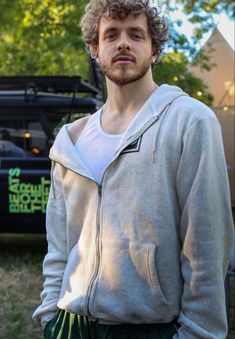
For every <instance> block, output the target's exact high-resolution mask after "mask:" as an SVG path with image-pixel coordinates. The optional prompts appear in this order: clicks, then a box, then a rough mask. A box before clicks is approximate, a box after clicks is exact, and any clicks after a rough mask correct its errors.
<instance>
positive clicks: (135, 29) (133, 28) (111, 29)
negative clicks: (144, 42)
mask: <svg viewBox="0 0 235 339" xmlns="http://www.w3.org/2000/svg"><path fill="white" fill-rule="evenodd" d="M128 30H129V31H132V32H139V33H141V34H144V35H145V34H147V32H146V30H145V29H143V28H142V27H138V26H137V27H136V26H131V27H128ZM117 31H118V28H117V27H107V28H106V29H105V30H104V31H103V35H106V34H108V33H113V32H117Z"/></svg>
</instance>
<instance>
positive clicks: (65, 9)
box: [0, 0, 235, 103]
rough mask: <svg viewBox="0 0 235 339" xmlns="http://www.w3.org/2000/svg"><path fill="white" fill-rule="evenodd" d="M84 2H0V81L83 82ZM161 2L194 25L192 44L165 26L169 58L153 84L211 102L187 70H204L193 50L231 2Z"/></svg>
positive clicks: (204, 59) (205, 61) (206, 64)
mask: <svg viewBox="0 0 235 339" xmlns="http://www.w3.org/2000/svg"><path fill="white" fill-rule="evenodd" d="M87 3H88V0H79V1H77V0H67V1H65V0H56V1H55V0H11V1H7V0H1V2H0V22H1V30H0V45H1V49H0V76H4V75H81V76H82V77H83V78H88V62H87V60H88V59H87V52H86V49H85V47H84V43H83V41H82V38H81V29H80V27H79V23H80V19H81V16H82V15H83V13H84V8H85V5H86V4H87ZM172 3H173V2H172V1H171V0H162V5H165V7H166V12H172V11H174V10H176V9H177V6H181V8H182V10H183V11H184V12H185V13H186V14H187V15H188V16H189V19H190V21H191V22H192V23H194V25H195V30H194V35H193V37H192V38H193V43H191V42H190V41H189V37H188V36H187V34H181V33H179V32H178V30H177V29H178V27H180V26H181V24H182V22H181V21H180V20H176V21H174V22H172V23H171V24H170V39H169V45H168V46H169V51H170V52H169V55H168V56H164V57H163V59H162V61H161V63H160V65H159V67H158V68H157V70H156V71H155V72H154V76H155V79H156V80H157V81H158V82H169V83H172V81H173V83H176V81H174V80H172V79H173V78H174V76H177V78H178V80H177V85H179V86H182V87H183V88H186V89H187V90H188V92H189V93H190V94H191V95H193V96H195V90H196V91H201V92H203V96H202V97H200V98H199V99H201V100H203V101H204V102H206V103H210V102H211V96H210V95H209V93H208V92H207V89H206V86H205V85H204V84H203V82H202V81H201V80H200V79H198V78H196V77H194V76H193V75H192V74H191V73H190V71H189V67H188V66H189V63H190V61H192V60H194V59H195V56H196V55H197V58H196V59H195V60H196V62H197V64H198V65H199V66H200V67H202V68H204V69H206V70H209V69H210V68H211V67H212V65H211V63H210V58H209V55H205V54H203V53H202V52H201V53H200V54H197V53H198V50H197V43H198V41H200V39H201V38H202V36H203V34H204V33H205V32H207V31H208V30H211V28H212V27H214V26H213V25H214V21H213V16H212V14H214V13H215V14H219V13H221V12H222V11H224V10H225V11H227V13H228V15H229V16H230V17H234V6H235V5H234V2H233V1H232V0H222V1H219V0H211V1H209V2H208V1H207V2H206V1H204V0H197V1H196V0H190V1H186V0H175V2H174V6H172Z"/></svg>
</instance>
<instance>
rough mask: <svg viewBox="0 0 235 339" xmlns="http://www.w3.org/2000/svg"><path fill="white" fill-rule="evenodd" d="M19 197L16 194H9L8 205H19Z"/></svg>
mask: <svg viewBox="0 0 235 339" xmlns="http://www.w3.org/2000/svg"><path fill="white" fill-rule="evenodd" d="M19 202H20V196H19V195H18V194H9V203H10V204H19Z"/></svg>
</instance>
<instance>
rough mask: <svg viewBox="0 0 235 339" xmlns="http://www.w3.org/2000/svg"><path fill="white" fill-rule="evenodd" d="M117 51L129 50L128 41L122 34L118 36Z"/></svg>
mask: <svg viewBox="0 0 235 339" xmlns="http://www.w3.org/2000/svg"><path fill="white" fill-rule="evenodd" d="M117 49H118V50H119V51H120V50H130V41H129V39H128V36H127V35H126V34H125V33H123V34H121V35H120V39H119V42H118V45H117Z"/></svg>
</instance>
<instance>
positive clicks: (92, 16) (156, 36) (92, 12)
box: [81, 0, 168, 62]
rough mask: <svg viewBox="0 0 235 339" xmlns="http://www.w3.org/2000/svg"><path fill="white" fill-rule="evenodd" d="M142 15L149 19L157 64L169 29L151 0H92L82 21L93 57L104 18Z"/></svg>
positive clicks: (84, 36)
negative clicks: (101, 21) (100, 25)
mask: <svg viewBox="0 0 235 339" xmlns="http://www.w3.org/2000/svg"><path fill="white" fill-rule="evenodd" d="M140 14H145V15H146V17H147V23H148V29H149V33H150V36H151V39H152V46H153V50H154V51H155V53H156V56H157V59H156V62H157V61H158V59H159V56H160V54H161V52H162V50H163V49H164V46H165V43H166V41H167V38H168V27H167V24H166V21H165V19H164V18H162V17H160V15H159V11H158V10H157V8H156V7H153V6H151V5H150V1H149V0H91V1H90V2H89V4H88V5H87V6H86V9H85V14H84V16H83V17H82V19H81V28H82V33H83V39H84V42H85V45H86V47H87V48H88V50H89V51H90V53H91V55H92V51H93V47H94V46H97V45H98V31H99V24H100V20H101V18H102V17H106V18H112V19H116V20H124V19H126V18H127V17H128V16H129V15H132V16H134V17H136V16H138V15H140Z"/></svg>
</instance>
